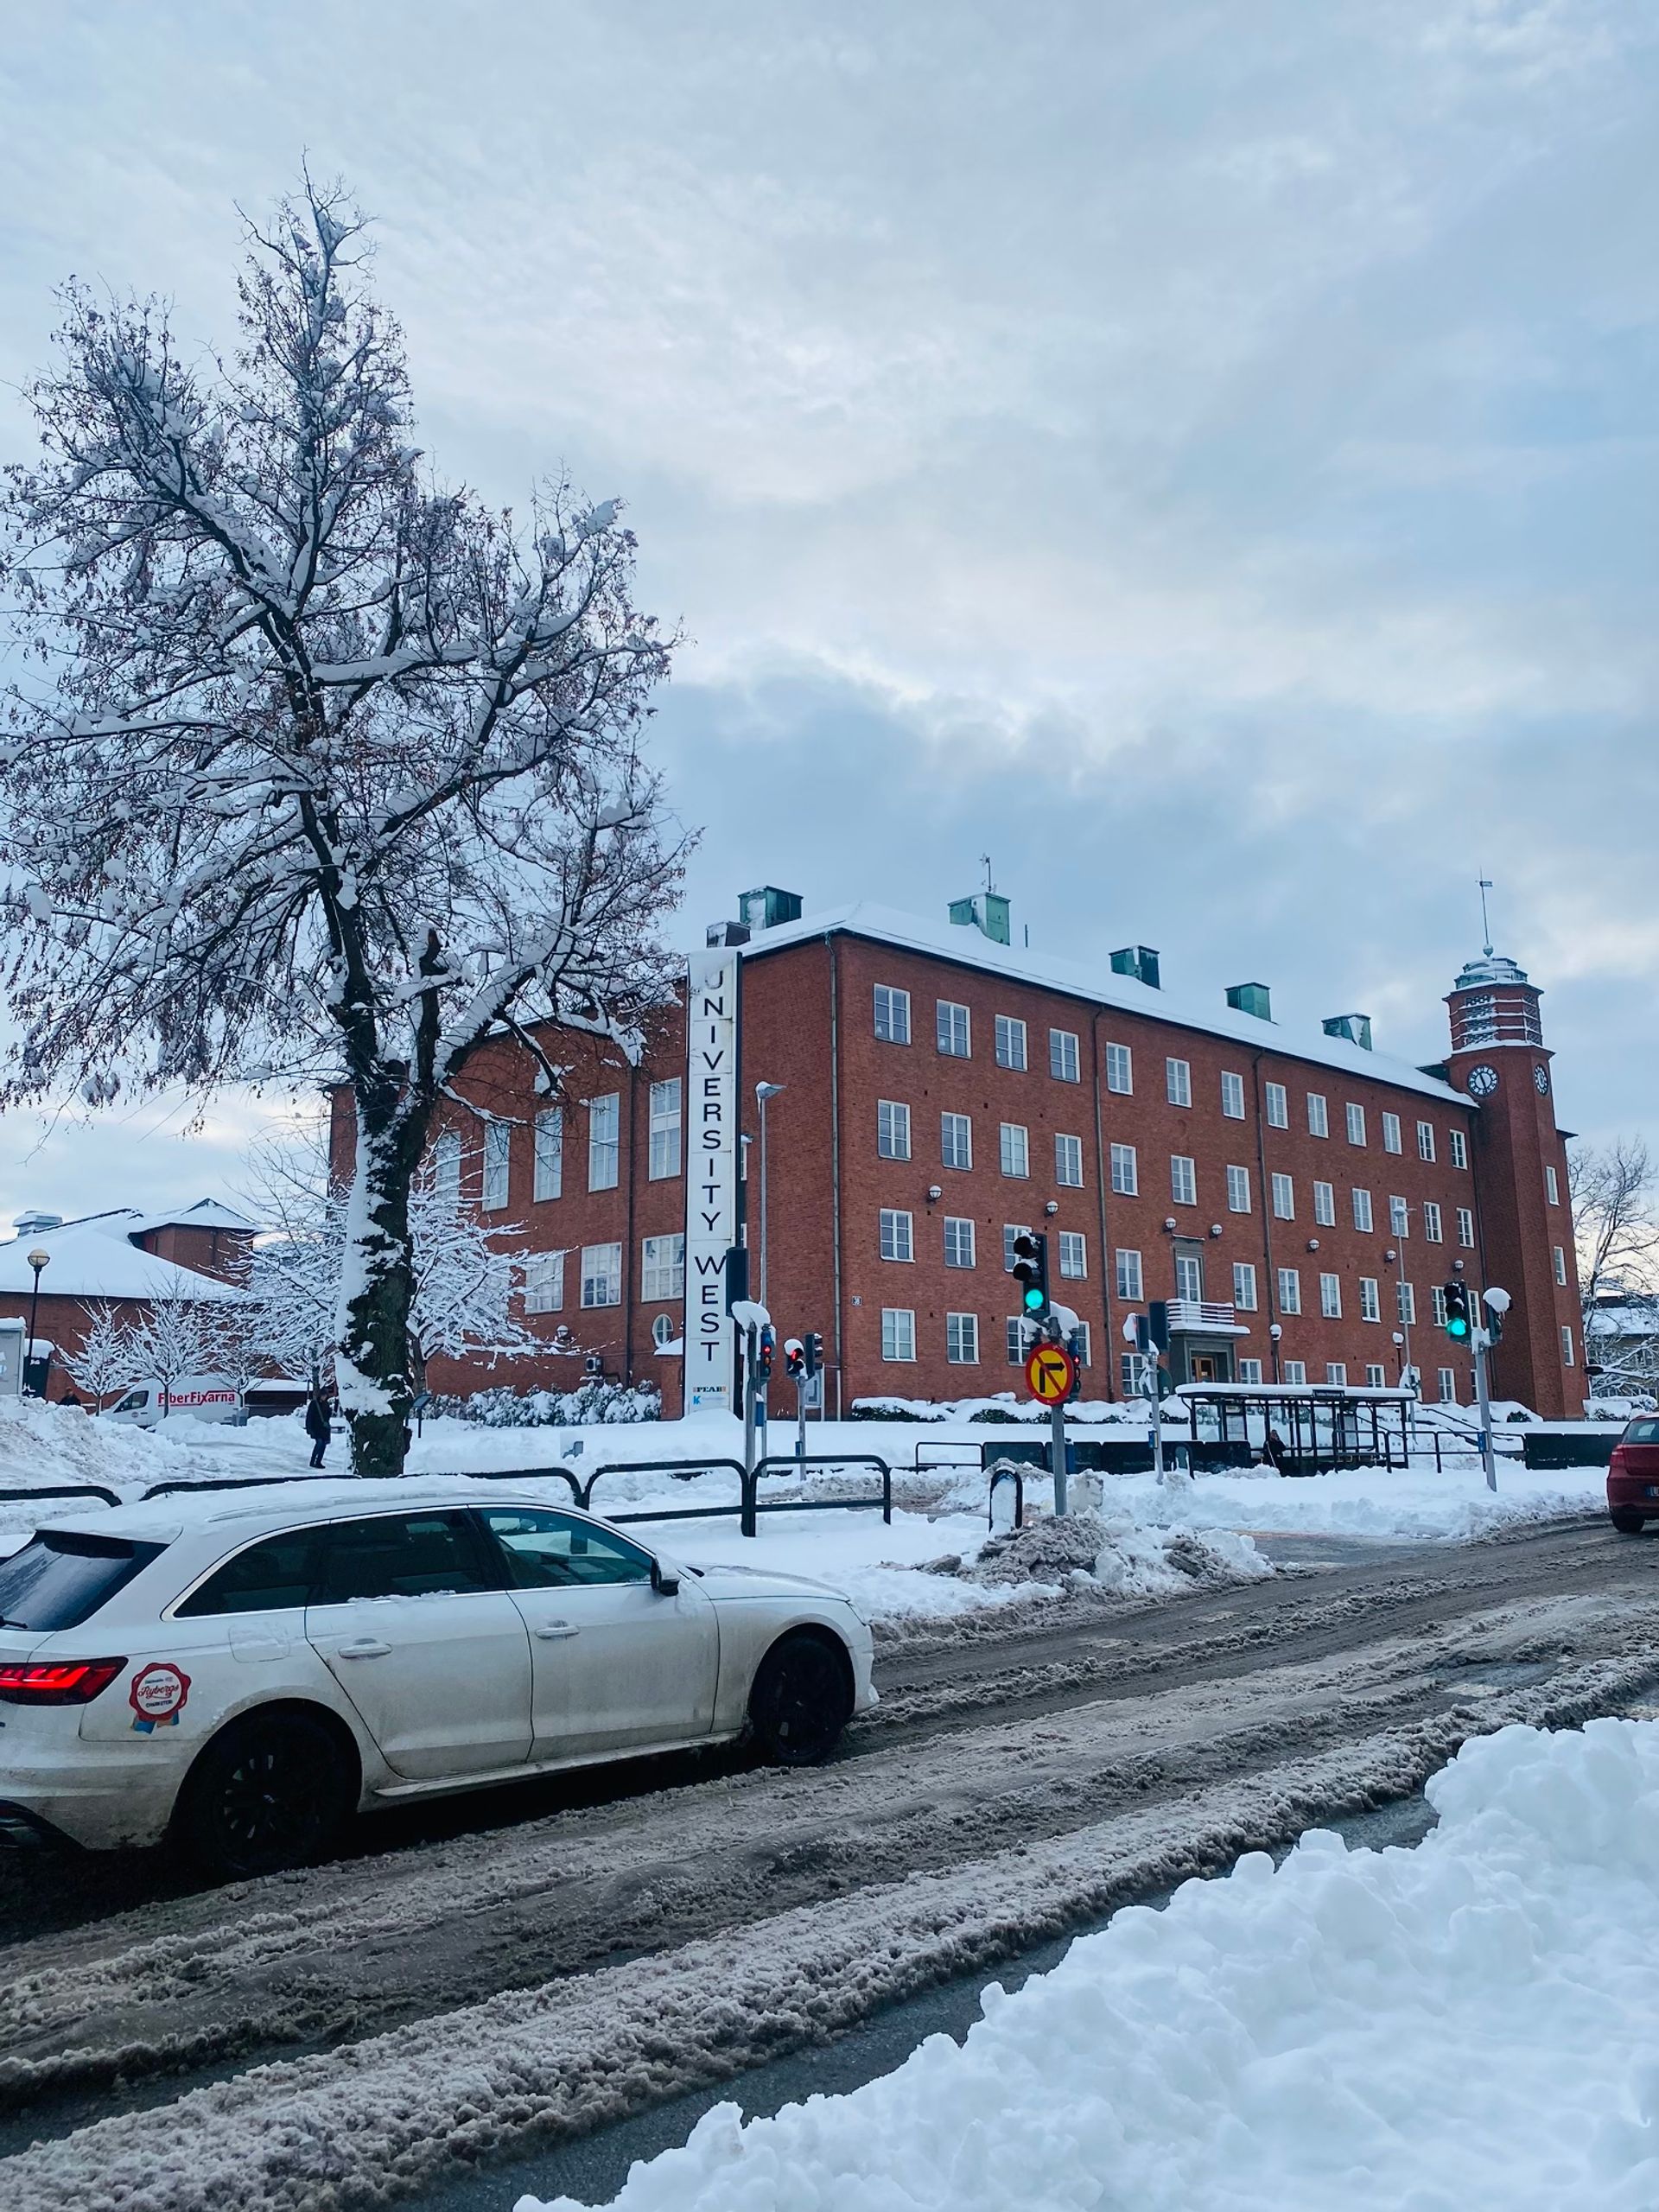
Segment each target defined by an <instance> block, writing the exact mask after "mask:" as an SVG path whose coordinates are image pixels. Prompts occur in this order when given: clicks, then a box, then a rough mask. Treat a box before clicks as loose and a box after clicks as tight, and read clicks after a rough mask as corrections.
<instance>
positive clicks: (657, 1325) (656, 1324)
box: [651, 1313, 680, 1351]
mask: <svg viewBox="0 0 1659 2212" xmlns="http://www.w3.org/2000/svg"><path fill="white" fill-rule="evenodd" d="M679 1333H680V1332H679V1330H678V1329H677V1327H676V1326H675V1324H674V1316H673V1315H672V1314H671V1313H659V1314H658V1316H657V1319H655V1320H654V1321H653V1322H652V1325H651V1341H652V1344H655V1345H656V1347H657V1349H658V1351H667V1350H668V1348H669V1346H670V1345H671V1344H672V1343H673V1342H674V1340H675V1338H677V1336H678V1335H679Z"/></svg>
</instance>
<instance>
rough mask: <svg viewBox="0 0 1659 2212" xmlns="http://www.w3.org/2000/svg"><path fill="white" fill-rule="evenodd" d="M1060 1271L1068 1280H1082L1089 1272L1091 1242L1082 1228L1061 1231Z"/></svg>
mask: <svg viewBox="0 0 1659 2212" xmlns="http://www.w3.org/2000/svg"><path fill="white" fill-rule="evenodd" d="M1060 1273H1061V1274H1063V1275H1064V1276H1065V1279H1066V1281H1068V1282H1082V1281H1084V1278H1085V1277H1086V1276H1087V1274H1088V1273H1089V1243H1088V1239H1087V1238H1086V1237H1085V1236H1084V1234H1083V1231H1082V1230H1080V1229H1063V1230H1061V1231H1060Z"/></svg>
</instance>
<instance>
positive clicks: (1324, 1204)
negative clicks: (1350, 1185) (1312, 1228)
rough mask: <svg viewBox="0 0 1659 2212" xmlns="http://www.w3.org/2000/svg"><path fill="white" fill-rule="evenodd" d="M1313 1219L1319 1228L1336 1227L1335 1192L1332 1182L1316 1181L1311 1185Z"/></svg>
mask: <svg viewBox="0 0 1659 2212" xmlns="http://www.w3.org/2000/svg"><path fill="white" fill-rule="evenodd" d="M1313 1219H1314V1221H1315V1223H1316V1224H1318V1226H1319V1228H1321V1229H1334V1228H1335V1227H1336V1225H1337V1192H1336V1185H1334V1184H1333V1183H1316V1184H1315V1185H1313Z"/></svg>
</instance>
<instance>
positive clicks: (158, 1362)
mask: <svg viewBox="0 0 1659 2212" xmlns="http://www.w3.org/2000/svg"><path fill="white" fill-rule="evenodd" d="M206 1306H207V1300H203V1299H199V1298H156V1299H153V1300H151V1301H150V1302H149V1306H147V1307H146V1309H145V1311H144V1313H143V1314H142V1315H141V1316H140V1317H139V1319H137V1320H136V1321H134V1322H133V1323H132V1325H131V1326H130V1328H129V1329H128V1330H127V1331H126V1332H125V1337H126V1348H127V1351H128V1352H129V1353H130V1356H131V1359H132V1380H133V1381H134V1382H136V1383H160V1385H161V1389H162V1418H163V1420H165V1419H166V1417H167V1415H168V1414H169V1413H171V1411H172V1409H173V1408H172V1400H173V1397H174V1395H175V1389H176V1386H177V1385H178V1384H179V1383H181V1382H182V1380H183V1379H184V1377H185V1376H187V1375H210V1374H213V1373H214V1372H215V1370H214V1368H213V1328H212V1322H211V1319H210V1316H209V1315H208V1313H207V1312H206V1310H205V1308H206Z"/></svg>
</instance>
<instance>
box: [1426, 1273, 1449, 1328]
mask: <svg viewBox="0 0 1659 2212" xmlns="http://www.w3.org/2000/svg"><path fill="white" fill-rule="evenodd" d="M1428 1318H1429V1319H1430V1321H1432V1322H1433V1325H1434V1326H1435V1327H1436V1328H1437V1329H1443V1328H1444V1327H1445V1326H1446V1290H1445V1287H1444V1286H1443V1285H1442V1284H1440V1283H1438V1282H1437V1283H1435V1284H1433V1286H1432V1287H1430V1290H1429V1294H1428Z"/></svg>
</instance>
